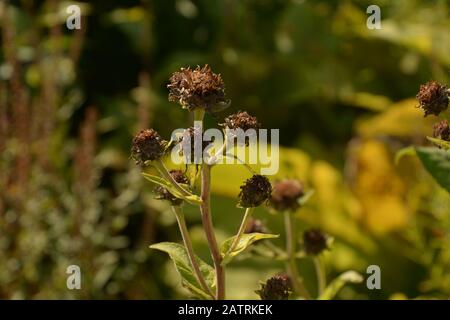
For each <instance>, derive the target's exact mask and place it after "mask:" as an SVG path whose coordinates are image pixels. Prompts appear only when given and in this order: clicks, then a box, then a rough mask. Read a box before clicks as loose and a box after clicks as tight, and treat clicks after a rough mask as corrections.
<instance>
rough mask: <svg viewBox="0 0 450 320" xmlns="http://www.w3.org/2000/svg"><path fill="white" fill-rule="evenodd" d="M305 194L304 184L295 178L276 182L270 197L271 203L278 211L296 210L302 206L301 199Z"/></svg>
mask: <svg viewBox="0 0 450 320" xmlns="http://www.w3.org/2000/svg"><path fill="white" fill-rule="evenodd" d="M303 195H304V189H303V185H302V183H301V182H300V181H298V180H295V179H286V180H282V181H278V182H275V184H274V186H273V192H272V195H271V197H270V205H271V206H272V207H273V208H274V209H275V210H277V211H295V210H297V209H298V208H299V207H300V203H299V200H300V198H301V197H302V196H303Z"/></svg>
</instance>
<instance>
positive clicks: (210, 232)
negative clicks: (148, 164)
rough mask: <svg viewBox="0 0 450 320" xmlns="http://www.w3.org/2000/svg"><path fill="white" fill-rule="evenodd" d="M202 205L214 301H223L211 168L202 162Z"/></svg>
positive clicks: (199, 117) (199, 113)
mask: <svg viewBox="0 0 450 320" xmlns="http://www.w3.org/2000/svg"><path fill="white" fill-rule="evenodd" d="M204 115H205V111H204V110H203V109H198V108H197V109H195V110H194V121H203V116H204ZM200 197H201V199H202V203H201V204H200V212H201V215H202V224H203V229H204V231H205V235H206V239H207V241H208V246H209V250H210V252H211V257H212V259H213V262H214V269H215V271H216V299H217V300H223V299H225V270H224V268H223V266H222V257H221V255H220V251H219V246H218V245H217V240H216V235H215V233H214V226H213V223H212V218H211V205H210V198H211V166H209V165H208V164H207V163H204V162H203V161H202V168H201V195H200Z"/></svg>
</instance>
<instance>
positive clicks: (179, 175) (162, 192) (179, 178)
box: [154, 170, 189, 206]
mask: <svg viewBox="0 0 450 320" xmlns="http://www.w3.org/2000/svg"><path fill="white" fill-rule="evenodd" d="M170 175H171V176H172V177H173V179H174V180H175V181H176V182H177V183H179V184H185V185H188V184H189V179H188V177H187V176H186V175H185V174H184V172H183V171H181V170H170ZM154 192H155V193H156V199H158V200H168V201H170V203H171V204H172V205H173V206H179V205H180V204H182V203H183V200H182V199H179V198H177V197H175V196H174V195H173V194H172V193H170V192H169V190H167V189H166V188H163V187H161V186H157V187H156V188H155V191H154Z"/></svg>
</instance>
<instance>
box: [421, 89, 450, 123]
mask: <svg viewBox="0 0 450 320" xmlns="http://www.w3.org/2000/svg"><path fill="white" fill-rule="evenodd" d="M448 96H449V92H448V88H447V86H445V85H442V84H440V83H439V82H437V81H429V82H427V83H426V84H423V85H421V86H420V90H419V93H418V94H417V95H416V98H417V100H418V101H419V107H420V108H422V109H423V111H424V112H425V117H426V116H427V115H429V114H434V115H436V116H437V115H439V114H440V113H441V112H442V111H444V110H446V109H447V107H448Z"/></svg>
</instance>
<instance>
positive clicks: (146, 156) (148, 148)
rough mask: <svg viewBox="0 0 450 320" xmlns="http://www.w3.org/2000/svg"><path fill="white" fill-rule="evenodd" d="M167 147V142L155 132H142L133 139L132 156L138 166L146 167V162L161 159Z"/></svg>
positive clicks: (151, 130) (149, 130)
mask: <svg viewBox="0 0 450 320" xmlns="http://www.w3.org/2000/svg"><path fill="white" fill-rule="evenodd" d="M166 146H167V141H165V140H164V139H163V138H162V137H161V136H160V135H159V134H158V132H156V131H155V130H153V129H145V130H141V131H140V132H139V133H138V134H137V135H136V136H135V137H134V139H133V145H132V147H131V156H132V158H133V159H134V160H135V161H136V163H137V164H140V165H144V164H145V162H146V161H153V160H156V159H159V158H161V157H162V156H163V155H164V152H165V149H166Z"/></svg>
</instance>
